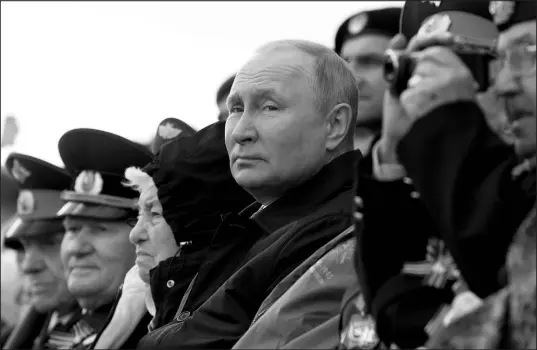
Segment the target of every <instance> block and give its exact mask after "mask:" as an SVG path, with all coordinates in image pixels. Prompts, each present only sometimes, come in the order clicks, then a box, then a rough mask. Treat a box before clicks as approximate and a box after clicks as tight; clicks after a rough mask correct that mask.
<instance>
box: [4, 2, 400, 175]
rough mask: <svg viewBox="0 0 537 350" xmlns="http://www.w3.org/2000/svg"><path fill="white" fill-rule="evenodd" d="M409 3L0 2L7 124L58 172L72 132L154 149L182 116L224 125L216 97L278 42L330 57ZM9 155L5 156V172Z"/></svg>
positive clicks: (24, 146) (22, 147)
mask: <svg viewBox="0 0 537 350" xmlns="http://www.w3.org/2000/svg"><path fill="white" fill-rule="evenodd" d="M392 5H397V6H402V2H400V1H394V2H373V1H369V2H368V1H366V2H287V1H286V2H111V1H103V2H4V1H3V2H2V3H1V21H0V23H1V51H0V52H1V73H0V78H1V90H0V91H1V103H0V108H1V111H0V113H1V117H2V125H3V122H4V118H5V117H6V116H8V115H14V116H16V117H17V119H18V120H19V126H20V134H19V136H18V139H17V144H16V145H15V147H13V148H12V149H13V150H16V151H18V152H22V153H26V154H30V155H33V156H36V157H39V158H42V159H44V160H47V161H49V162H52V163H54V164H57V165H61V159H60V157H59V154H58V151H57V143H58V140H59V138H60V137H61V135H62V134H63V133H65V132H66V131H68V130H70V129H74V128H82V127H87V128H95V129H101V130H106V131H110V132H113V133H116V134H119V135H121V136H124V137H127V138H129V139H132V140H135V141H139V142H143V141H148V140H149V139H150V138H151V137H152V136H153V134H154V133H155V132H156V127H157V125H158V123H159V122H160V121H161V120H162V119H164V118H166V117H176V118H180V119H182V120H184V121H185V122H187V123H189V124H190V125H192V126H193V127H195V128H197V129H199V128H202V127H204V126H206V125H209V124H210V123H212V122H214V121H216V117H217V109H216V104H215V95H216V90H217V89H218V87H219V86H220V84H221V83H222V82H223V81H224V80H225V79H226V78H227V77H228V76H230V75H231V74H233V73H234V72H235V71H236V70H237V69H238V68H239V67H240V66H241V65H242V63H244V62H245V61H246V60H247V59H248V57H249V55H250V54H251V53H252V51H253V50H254V49H256V48H257V47H258V46H260V45H261V44H263V43H265V42H266V41H270V40H277V39H307V40H311V41H316V42H319V43H321V44H324V45H326V46H329V47H333V41H334V36H335V33H336V31H337V28H338V26H339V25H340V23H341V22H342V21H343V20H345V19H346V18H347V17H348V16H350V15H351V14H353V13H355V12H358V11H361V10H363V9H368V8H378V7H386V6H392ZM6 156H7V152H2V163H3V161H4V160H5V158H6Z"/></svg>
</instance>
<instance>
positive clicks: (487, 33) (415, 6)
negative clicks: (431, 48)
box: [384, 0, 498, 95]
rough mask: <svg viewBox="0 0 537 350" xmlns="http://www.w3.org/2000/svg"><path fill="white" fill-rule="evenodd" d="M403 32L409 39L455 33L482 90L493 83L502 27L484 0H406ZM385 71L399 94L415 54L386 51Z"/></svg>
mask: <svg viewBox="0 0 537 350" xmlns="http://www.w3.org/2000/svg"><path fill="white" fill-rule="evenodd" d="M400 32H401V34H403V35H404V36H405V38H406V39H407V40H410V39H411V38H412V37H414V36H429V35H434V34H436V33H443V32H449V33H451V34H453V35H454V36H455V40H454V41H455V42H454V44H453V47H451V48H452V49H453V50H454V51H455V52H457V54H458V55H459V57H460V58H461V59H462V60H463V62H464V63H465V64H466V65H467V66H468V68H469V69H470V71H471V72H472V74H473V75H474V78H475V80H476V81H477V83H478V84H479V88H480V91H484V90H486V89H487V88H488V86H489V63H490V61H491V60H492V59H493V57H494V55H495V46H496V40H497V38H498V28H497V27H496V25H495V24H494V22H493V21H492V16H491V14H490V12H489V4H488V3H487V2H484V1H467V0H447V1H426V0H421V1H406V2H405V6H404V7H403V12H402V15H401V21H400ZM386 55H387V57H386V65H385V67H384V75H385V78H386V80H387V81H388V82H389V83H390V84H391V87H392V91H393V92H394V93H395V94H396V95H399V94H400V93H401V92H402V91H404V90H405V89H406V88H407V83H408V80H409V79H410V77H411V76H412V72H413V70H414V67H415V63H414V60H413V58H412V57H410V56H408V55H405V54H401V53H400V52H396V51H393V50H388V51H387V52H386Z"/></svg>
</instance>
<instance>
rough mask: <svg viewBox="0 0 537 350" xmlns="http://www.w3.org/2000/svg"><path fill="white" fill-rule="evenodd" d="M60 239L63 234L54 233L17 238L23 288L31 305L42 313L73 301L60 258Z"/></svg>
mask: <svg viewBox="0 0 537 350" xmlns="http://www.w3.org/2000/svg"><path fill="white" fill-rule="evenodd" d="M62 237H63V232H57V233H55V234H43V235H42V236H32V237H23V238H21V239H20V242H21V245H22V247H23V248H22V250H20V251H19V252H18V253H17V260H18V263H19V266H20V270H21V273H22V277H23V279H24V286H25V288H27V291H28V296H29V298H30V303H31V304H32V305H33V306H34V307H35V308H36V309H37V310H38V311H41V312H47V311H51V310H54V309H57V308H58V307H60V306H61V305H62V304H66V303H69V302H71V301H72V297H71V295H70V294H69V292H68V290H67V285H66V281H65V276H64V269H63V265H62V261H61V259H60V246H61V241H62Z"/></svg>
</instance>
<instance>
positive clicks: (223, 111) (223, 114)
mask: <svg viewBox="0 0 537 350" xmlns="http://www.w3.org/2000/svg"><path fill="white" fill-rule="evenodd" d="M226 99H227V96H226V98H224V99H222V100H221V101H220V102H218V120H219V121H224V120H227V117H228V116H229V111H228V109H227V105H226Z"/></svg>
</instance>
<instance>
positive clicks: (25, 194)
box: [17, 190, 35, 215]
mask: <svg viewBox="0 0 537 350" xmlns="http://www.w3.org/2000/svg"><path fill="white" fill-rule="evenodd" d="M34 211H35V199H34V195H33V194H32V192H30V191H27V190H23V191H21V192H20V193H19V198H17V213H18V214H19V215H29V214H32V213H33V212H34Z"/></svg>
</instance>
